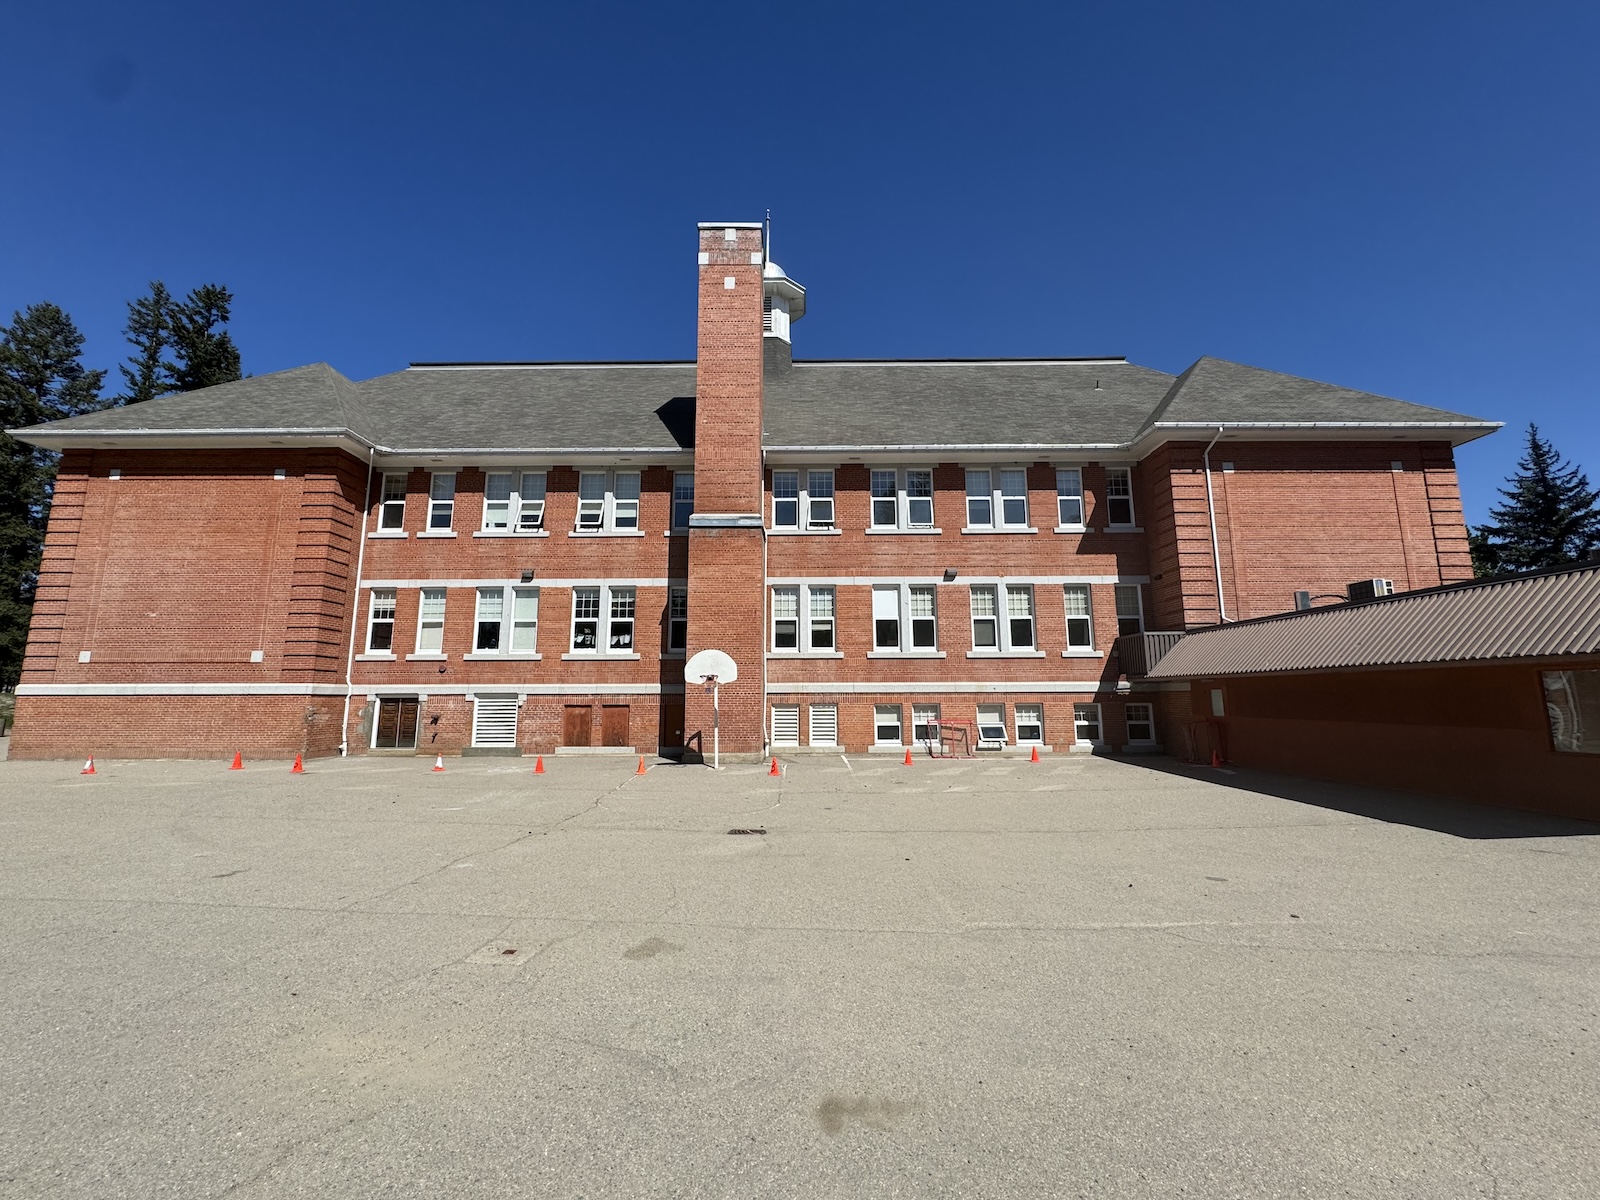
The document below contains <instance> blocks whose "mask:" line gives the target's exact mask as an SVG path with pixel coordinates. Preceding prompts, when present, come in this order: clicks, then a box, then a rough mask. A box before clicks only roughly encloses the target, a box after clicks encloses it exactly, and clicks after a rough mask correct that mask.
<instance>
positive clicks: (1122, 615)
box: [1115, 583, 1144, 637]
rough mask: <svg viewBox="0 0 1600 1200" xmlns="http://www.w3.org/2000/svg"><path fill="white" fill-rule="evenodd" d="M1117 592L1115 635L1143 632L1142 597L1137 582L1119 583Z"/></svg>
mask: <svg viewBox="0 0 1600 1200" xmlns="http://www.w3.org/2000/svg"><path fill="white" fill-rule="evenodd" d="M1115 590H1116V593H1117V636H1118V637H1129V636H1131V635H1133V634H1135V633H1143V632H1144V599H1143V597H1142V596H1141V595H1140V591H1141V590H1142V589H1141V588H1140V587H1139V585H1138V584H1137V583H1119V584H1117V586H1116V589H1115Z"/></svg>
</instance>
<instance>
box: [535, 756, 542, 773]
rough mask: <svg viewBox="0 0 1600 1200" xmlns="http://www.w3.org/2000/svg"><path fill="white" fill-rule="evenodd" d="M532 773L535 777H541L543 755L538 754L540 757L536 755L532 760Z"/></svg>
mask: <svg viewBox="0 0 1600 1200" xmlns="http://www.w3.org/2000/svg"><path fill="white" fill-rule="evenodd" d="M533 773H534V774H535V775H543V774H544V755H542V754H540V755H537V756H536V757H535V758H534V760H533Z"/></svg>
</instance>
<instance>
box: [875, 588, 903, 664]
mask: <svg viewBox="0 0 1600 1200" xmlns="http://www.w3.org/2000/svg"><path fill="white" fill-rule="evenodd" d="M872 646H873V649H875V650H898V649H900V589H899V588H898V587H875V588H873V589H872Z"/></svg>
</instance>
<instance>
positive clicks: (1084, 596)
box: [1066, 583, 1094, 650]
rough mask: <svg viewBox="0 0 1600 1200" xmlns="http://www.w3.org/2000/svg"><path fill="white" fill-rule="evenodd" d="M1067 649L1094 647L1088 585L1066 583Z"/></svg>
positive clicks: (1091, 609)
mask: <svg viewBox="0 0 1600 1200" xmlns="http://www.w3.org/2000/svg"><path fill="white" fill-rule="evenodd" d="M1066 601H1067V649H1068V650H1093V649H1094V610H1093V608H1091V607H1090V598H1089V585H1088V584H1087V583H1069V584H1067V585H1066Z"/></svg>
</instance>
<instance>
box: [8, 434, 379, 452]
mask: <svg viewBox="0 0 1600 1200" xmlns="http://www.w3.org/2000/svg"><path fill="white" fill-rule="evenodd" d="M6 432H7V433H8V434H10V435H11V436H12V437H14V438H16V439H17V440H18V441H19V442H27V443H28V444H29V445H33V446H39V447H42V448H43V449H46V450H77V449H83V450H172V449H180V450H182V449H213V450H217V449H231V448H234V447H238V448H244V449H259V448H273V447H282V448H285V449H287V448H289V447H291V446H331V447H335V448H338V449H342V450H347V451H349V452H350V453H351V454H353V455H355V456H356V457H357V458H363V457H365V456H366V454H367V451H369V450H371V449H374V447H373V445H372V443H371V442H369V441H367V440H366V439H365V438H363V437H361V436H360V435H359V434H356V433H353V432H351V431H350V430H348V429H335V428H329V429H306V428H296V429H261V428H256V429H61V430H32V429H8V430H6Z"/></svg>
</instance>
